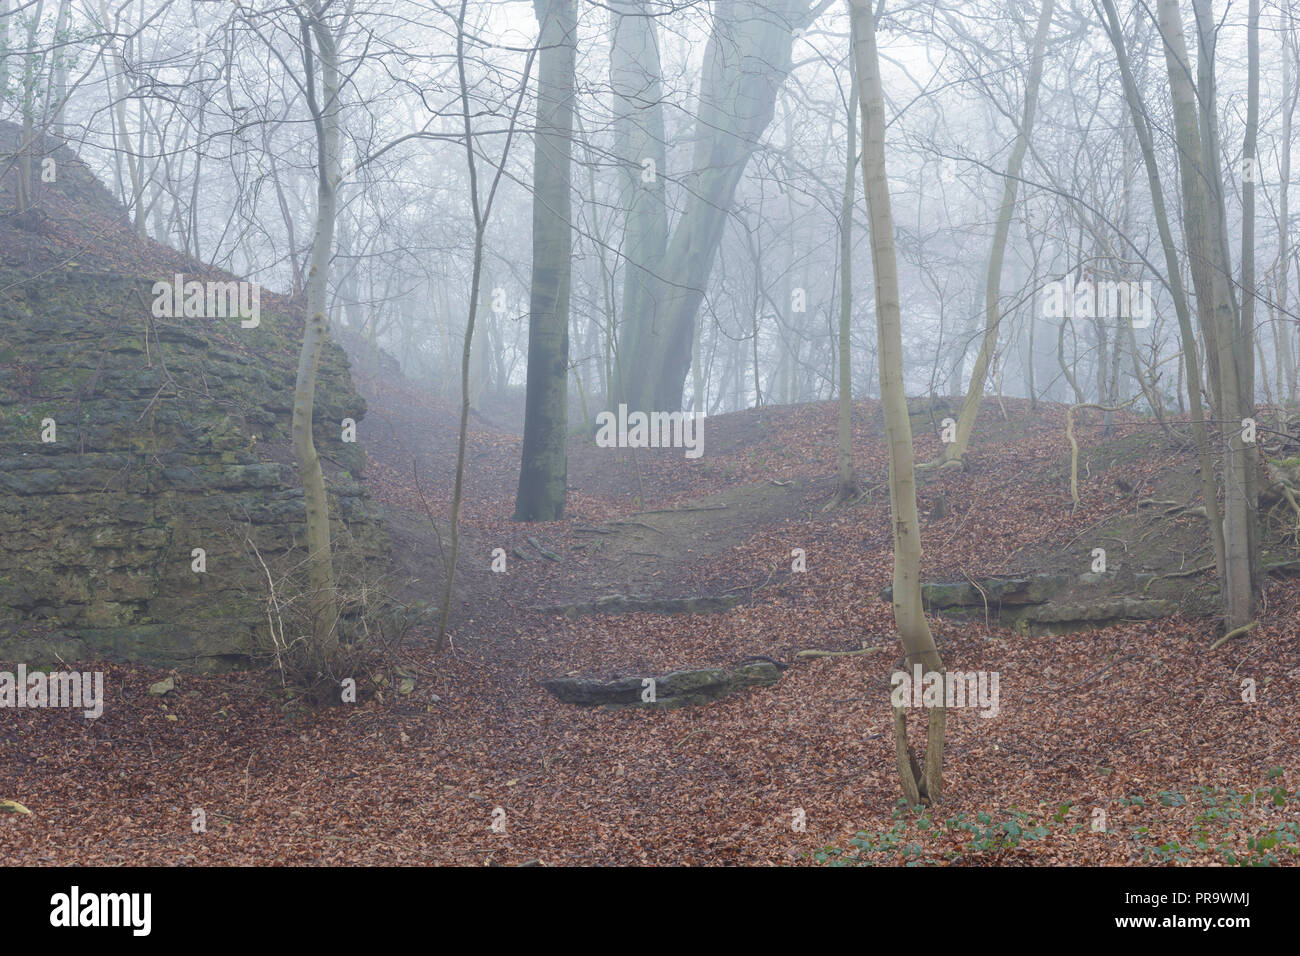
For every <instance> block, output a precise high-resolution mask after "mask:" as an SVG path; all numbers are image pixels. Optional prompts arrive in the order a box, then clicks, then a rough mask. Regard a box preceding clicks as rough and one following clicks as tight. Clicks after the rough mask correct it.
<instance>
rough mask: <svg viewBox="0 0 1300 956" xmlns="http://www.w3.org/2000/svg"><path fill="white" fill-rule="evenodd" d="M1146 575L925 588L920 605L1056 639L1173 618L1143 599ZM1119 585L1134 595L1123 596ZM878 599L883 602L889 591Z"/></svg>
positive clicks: (1026, 578) (1159, 602)
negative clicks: (1129, 588)
mask: <svg viewBox="0 0 1300 956" xmlns="http://www.w3.org/2000/svg"><path fill="white" fill-rule="evenodd" d="M1150 579H1151V575H1149V574H1142V575H1126V576H1123V577H1121V576H1120V575H1116V574H1093V573H1088V574H1082V575H1078V576H1071V575H1065V574H1031V575H1021V576H1016V577H990V578H982V579H979V580H969V581H956V582H926V583H923V584H922V585H921V602H922V604H923V606H924V607H925V609H926V611H928V612H936V613H939V614H942V615H944V616H947V617H954V618H959V619H967V620H969V619H983V618H984V617H985V615H987V616H988V619H989V621H990V622H996V623H999V624H1002V625H1004V626H1006V627H1011V628H1014V629H1016V630H1019V631H1022V632H1025V633H1030V634H1061V633H1065V632H1068V631H1077V630H1084V629H1088V628H1096V627H1107V626H1109V625H1111V624H1115V623H1118V622H1120V621H1132V620H1150V619H1153V618H1159V617H1165V616H1167V615H1169V614H1171V613H1173V610H1174V608H1173V604H1172V602H1170V601H1168V600H1165V599H1162V598H1159V599H1158V598H1148V597H1143V596H1142V585H1144V584H1145V583H1146V582H1147V581H1149V580H1150ZM1122 584H1128V585H1130V586H1132V589H1133V593H1123V592H1122V588H1121V587H1120V586H1121V585H1122ZM880 596H881V597H882V598H883V599H884V600H886V601H888V600H891V599H892V597H893V588H888V587H887V588H885V589H884V590H883V591H881V592H880Z"/></svg>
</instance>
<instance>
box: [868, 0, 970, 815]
mask: <svg viewBox="0 0 1300 956" xmlns="http://www.w3.org/2000/svg"><path fill="white" fill-rule="evenodd" d="M871 2H872V0H849V11H850V14H851V16H852V18H853V36H854V57H855V59H856V60H857V70H858V95H859V98H860V101H861V103H862V182H863V191H864V192H865V193H866V198H867V218H868V221H869V222H870V225H871V266H872V271H873V274H874V277H875V287H876V331H877V342H878V343H879V344H878V348H879V355H880V399H881V404H882V405H883V406H884V410H885V433H886V438H887V441H888V444H889V504H890V514H891V515H892V517H893V527H894V594H893V600H894V624H895V626H896V627H897V628H898V637H899V640H900V641H901V642H902V644H903V649H904V651H905V652H906V655H907V667H908V671H909V673H910V672H911V671H912V668H913V667H914V666H915V665H917V664H920V665H921V667H922V669H923V671H924V672H926V673H930V672H934V673H938V674H942V672H943V663H942V661H941V660H940V659H939V649H938V648H937V647H936V646H935V643H934V637H933V635H931V633H930V626H929V624H928V623H927V622H926V620H925V612H924V610H923V609H922V607H921V528H920V522H919V521H918V519H917V513H916V477H915V462H914V460H913V457H912V425H911V421H910V420H909V419H908V416H907V398H906V396H905V395H904V394H903V337H902V327H901V308H900V305H899V297H898V260H897V255H896V253H895V250H894V217H893V213H892V212H891V211H890V205H889V180H888V179H887V178H886V175H885V99H884V93H883V91H882V88H881V80H880V62H879V59H878V57H877V54H876V25H875V15H874V14H873V12H872V9H871ZM946 714H947V712H946V711H945V709H944V707H943V705H942V704H940V706H938V707H932V708H931V709H930V720H929V727H928V730H927V733H926V747H925V754H924V757H923V759H922V760H921V761H919V762H918V761H917V760H916V758H915V757H914V755H913V754H912V751H911V748H910V747H909V745H908V742H907V714H906V711H905V710H904V709H902V708H895V709H894V714H893V725H894V748H895V756H896V758H897V761H898V774H899V777H900V779H901V781H902V786H903V795H904V796H905V797H906V798H907V800H908V802H909V803H911V804H912V805H913V806H915V805H917V804H919V803H920V802H921V800H922V798H925V799H927V800H928V801H929V802H931V803H935V802H937V801H938V800H939V799H940V797H941V796H942V791H943V736H944V723H945V719H946Z"/></svg>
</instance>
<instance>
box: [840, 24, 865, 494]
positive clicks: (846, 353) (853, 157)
mask: <svg viewBox="0 0 1300 956" xmlns="http://www.w3.org/2000/svg"><path fill="white" fill-rule="evenodd" d="M849 49H850V54H849V119H848V129H847V133H846V136H847V139H848V144H847V147H846V156H847V158H846V160H845V163H844V201H843V203H841V205H840V329H839V360H840V370H839V387H840V407H839V422H838V427H837V435H836V438H837V442H838V445H839V454H838V458H839V461H838V467H837V469H836V476H837V481H836V488H835V499H834V500H835V501H836V502H843V501H851V500H852V499H854V498H856V497H857V496H858V495H859V494H860V492H861V489H860V488H859V487H858V480H857V478H856V477H855V476H854V474H853V353H852V340H851V338H850V335H849V332H850V330H851V327H852V322H853V190H854V188H855V187H854V168H855V167H856V165H857V159H858V156H857V153H858V140H857V123H858V90H857V82H858V79H857V69H856V59H855V57H854V55H853V52H852V51H853V49H854V43H853V26H852V23H850V26H849Z"/></svg>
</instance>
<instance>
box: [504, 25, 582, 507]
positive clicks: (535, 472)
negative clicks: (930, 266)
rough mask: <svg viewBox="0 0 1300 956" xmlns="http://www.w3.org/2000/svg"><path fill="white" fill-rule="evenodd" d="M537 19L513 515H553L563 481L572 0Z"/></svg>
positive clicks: (569, 264) (561, 500) (569, 267)
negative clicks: (529, 242) (520, 436)
mask: <svg viewBox="0 0 1300 956" xmlns="http://www.w3.org/2000/svg"><path fill="white" fill-rule="evenodd" d="M533 9H534V11H535V12H536V15H537V22H538V24H539V25H540V27H541V33H540V39H539V48H540V51H541V52H540V53H539V54H538V58H537V59H538V72H537V131H536V135H535V139H534V146H533V273H532V281H531V285H530V289H529V297H528V380H527V385H526V397H525V402H526V405H525V409H524V450H523V460H522V462H521V464H520V468H519V490H518V493H517V495H516V496H515V520H516V521H558V520H559V519H560V518H562V517H563V516H564V503H565V486H566V484H567V481H568V459H567V450H566V442H567V441H568V437H569V435H568V432H569V392H568V381H569V279H570V274H571V270H572V259H573V225H572V222H573V219H572V212H571V208H570V207H571V203H570V196H569V183H570V177H571V169H572V150H573V87H574V78H573V77H574V62H575V59H576V56H577V36H578V16H577V9H576V7H575V4H574V0H533Z"/></svg>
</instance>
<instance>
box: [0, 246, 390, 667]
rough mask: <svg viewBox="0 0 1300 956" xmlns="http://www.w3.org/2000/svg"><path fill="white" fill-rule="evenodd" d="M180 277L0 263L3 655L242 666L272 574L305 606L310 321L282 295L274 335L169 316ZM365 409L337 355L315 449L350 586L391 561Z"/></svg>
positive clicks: (328, 373)
mask: <svg viewBox="0 0 1300 956" xmlns="http://www.w3.org/2000/svg"><path fill="white" fill-rule="evenodd" d="M164 278H170V277H169V276H162V275H159V276H154V275H116V274H86V273H85V272H82V271H79V270H78V268H76V267H75V264H72V265H69V266H68V267H67V268H65V269H61V270H54V271H46V272H42V273H40V274H36V275H31V274H25V273H21V272H18V271H15V270H12V269H6V268H2V267H0V660H10V661H12V660H21V661H26V662H34V663H38V664H39V663H50V662H52V661H54V660H56V659H58V658H62V659H64V660H74V659H93V658H108V659H124V660H140V661H146V662H149V663H153V664H158V665H165V666H175V667H181V668H185V669H193V670H209V669H214V668H220V667H225V666H231V665H238V664H243V663H247V662H248V661H249V660H251V659H252V658H253V657H254V656H255V655H256V653H257V651H258V648H259V646H260V645H261V644H262V639H263V638H264V636H265V635H264V634H263V633H261V629H263V628H265V627H266V625H267V613H266V605H267V597H268V579H267V573H268V571H269V572H270V574H271V575H272V578H273V579H274V580H275V581H276V582H277V584H278V585H279V586H282V587H284V588H285V594H286V595H287V594H291V593H292V588H293V586H294V582H295V574H296V573H298V572H297V571H296V570H295V569H297V568H299V567H300V565H301V564H302V561H303V558H304V553H303V549H302V547H301V543H302V541H303V537H304V535H303V523H304V514H305V512H304V506H303V498H302V491H301V486H300V484H299V482H298V478H297V473H296V467H295V466H294V465H293V457H292V455H291V453H290V446H289V427H290V421H291V416H292V398H293V381H294V367H295V363H296V359H297V340H298V337H299V335H300V330H301V318H300V317H296V316H295V315H294V310H293V309H292V308H291V307H289V306H287V305H286V304H285V303H283V302H282V301H281V302H279V303H269V304H268V302H267V299H265V298H264V299H263V306H262V311H261V317H260V322H259V324H258V325H257V326H256V327H255V328H243V327H241V325H240V323H239V321H238V320H228V319H227V320H222V319H206V318H197V319H196V318H191V319H162V318H155V317H153V315H152V313H151V303H152V301H153V296H152V294H151V288H152V284H153V283H154V282H155V281H159V280H161V279H164ZM364 413H365V405H364V402H363V401H362V399H361V398H360V397H359V396H358V395H357V394H356V393H355V392H354V391H353V389H352V387H351V383H350V380H349V376H348V372H347V364H346V359H345V357H344V355H343V353H342V351H341V350H339V349H338V348H336V347H334V346H328V347H327V348H326V350H325V354H324V356H323V358H322V362H321V368H320V375H319V384H318V388H317V393H316V407H315V440H316V444H317V448H318V449H319V451H320V454H321V456H322V458H323V459H325V460H326V461H327V484H328V487H329V492H330V497H331V514H332V515H333V516H335V519H336V520H335V527H334V538H335V541H336V543H337V547H338V552H339V554H338V561H339V566H340V574H341V576H342V577H344V578H346V576H347V575H348V574H349V573H355V572H357V571H359V569H360V567H361V565H362V564H363V563H365V562H369V561H372V560H375V559H378V558H379V556H380V555H381V554H382V552H383V551H384V542H383V534H382V528H381V524H380V517H379V512H378V509H377V507H376V506H375V505H374V504H373V503H372V502H371V501H370V499H369V498H368V497H367V495H366V492H365V489H364V486H363V484H362V481H361V477H362V452H361V449H360V446H359V445H358V444H354V443H348V442H344V441H342V440H341V439H342V430H341V422H342V421H343V419H345V418H351V419H354V420H360V419H361V418H362V416H363V415H364ZM195 549H202V551H203V567H204V570H202V571H201V572H200V571H197V570H196V569H195V568H196V564H195ZM263 564H265V567H263Z"/></svg>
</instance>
